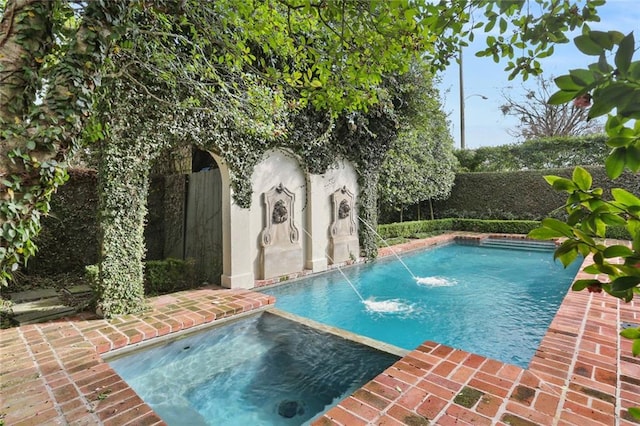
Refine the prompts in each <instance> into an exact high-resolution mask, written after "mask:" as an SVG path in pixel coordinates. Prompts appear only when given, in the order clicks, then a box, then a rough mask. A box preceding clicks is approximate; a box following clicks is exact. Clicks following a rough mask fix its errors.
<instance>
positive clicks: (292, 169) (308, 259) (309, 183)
mask: <svg viewBox="0 0 640 426" xmlns="http://www.w3.org/2000/svg"><path fill="white" fill-rule="evenodd" d="M251 180H252V185H253V197H252V202H251V208H250V213H249V223H248V224H246V226H248V228H249V229H250V231H249V235H250V239H251V247H250V252H249V258H250V259H251V262H252V265H253V273H254V276H255V277H258V276H259V271H260V268H261V263H260V262H261V249H262V248H261V244H260V233H261V232H262V230H263V229H264V227H265V226H266V223H265V211H264V202H263V194H264V193H265V192H267V191H269V190H271V189H272V188H273V187H275V186H278V185H279V184H280V183H282V185H283V186H284V187H285V188H287V189H288V190H289V191H291V192H293V193H294V194H295V203H294V208H293V216H294V223H295V226H296V227H297V228H298V231H299V234H300V244H301V246H302V253H303V259H304V269H310V270H313V271H314V272H319V271H323V270H326V269H327V264H328V263H329V262H327V252H328V251H329V237H330V234H329V228H330V225H331V221H332V205H331V194H333V193H334V192H335V191H336V190H338V189H340V188H343V187H345V186H346V188H347V189H349V191H351V192H353V193H354V194H358V186H357V175H356V172H355V169H354V168H353V166H352V165H351V164H350V163H349V162H347V161H338V162H336V164H335V165H334V166H333V167H332V168H330V169H329V170H328V171H327V172H326V173H324V174H322V175H305V173H304V172H303V171H302V169H301V167H300V164H299V162H298V159H297V158H296V157H295V156H294V155H292V154H289V153H287V152H285V151H282V150H272V151H269V152H267V153H266V154H265V156H264V159H263V160H262V161H261V162H260V163H259V164H258V165H257V166H256V167H255V169H254V172H253V175H252V179H251ZM355 213H357V212H355V211H354V214H355ZM356 220H357V216H356ZM231 233H232V236H231V241H233V240H234V237H233V234H235V235H241V234H242V233H243V232H242V231H241V230H239V229H237V228H236V229H232V230H231ZM267 278H268V277H267Z"/></svg>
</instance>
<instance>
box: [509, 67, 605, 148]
mask: <svg viewBox="0 0 640 426" xmlns="http://www.w3.org/2000/svg"><path fill="white" fill-rule="evenodd" d="M536 86H537V87H536V88H535V89H529V90H527V92H526V94H525V95H524V97H523V98H520V99H515V98H514V97H512V96H511V95H510V94H509V93H508V92H503V93H502V97H503V98H504V100H505V103H504V104H503V105H501V106H500V110H501V111H502V113H503V114H504V115H510V116H512V117H515V118H517V119H518V121H519V124H518V125H516V128H515V129H509V130H507V133H509V134H510V135H511V136H513V137H515V138H517V139H520V140H523V141H527V140H530V139H536V138H545V137H555V136H583V135H590V134H594V133H601V132H603V128H602V125H601V124H600V123H599V122H598V121H597V120H587V118H588V111H587V110H586V109H584V108H581V107H579V106H576V105H574V104H570V103H569V104H567V103H565V104H550V103H548V102H547V100H548V99H549V97H550V96H551V90H553V81H552V80H547V79H545V78H543V77H536Z"/></svg>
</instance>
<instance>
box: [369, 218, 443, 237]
mask: <svg viewBox="0 0 640 426" xmlns="http://www.w3.org/2000/svg"><path fill="white" fill-rule="evenodd" d="M453 228H454V220H453V219H437V220H420V221H412V222H399V223H389V224H385V225H379V226H378V234H379V235H380V237H382V238H384V239H385V240H387V239H389V238H394V237H403V238H409V237H415V236H417V235H418V234H420V233H432V232H435V231H448V230H453Z"/></svg>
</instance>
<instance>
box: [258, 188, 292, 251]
mask: <svg viewBox="0 0 640 426" xmlns="http://www.w3.org/2000/svg"><path fill="white" fill-rule="evenodd" d="M263 202H264V215H265V221H264V223H265V227H264V229H263V230H262V232H261V238H260V240H261V243H262V246H263V247H266V246H271V245H274V244H275V245H281V244H293V243H297V242H298V240H299V238H300V235H299V232H298V228H297V227H296V226H295V224H294V218H293V205H294V203H295V194H294V193H293V192H291V191H289V190H288V189H287V188H286V187H285V186H284V185H283V184H282V183H280V184H279V185H277V186H274V187H273V188H271V190H269V191H267V192H265V193H264V194H263ZM282 227H284V229H285V232H281V231H282V230H283V228H282ZM276 229H280V230H281V231H278V232H276ZM283 237H284V240H283V239H282V238H283Z"/></svg>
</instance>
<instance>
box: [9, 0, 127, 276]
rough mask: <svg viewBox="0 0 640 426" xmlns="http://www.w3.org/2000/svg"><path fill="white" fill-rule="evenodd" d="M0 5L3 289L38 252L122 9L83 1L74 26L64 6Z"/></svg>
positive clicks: (20, 0)
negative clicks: (52, 201)
mask: <svg viewBox="0 0 640 426" xmlns="http://www.w3.org/2000/svg"><path fill="white" fill-rule="evenodd" d="M4 6H5V8H4V10H3V11H2V12H3V13H2V20H1V22H0V41H1V42H0V43H1V44H0V49H1V51H0V73H2V77H3V84H2V85H1V89H0V98H1V99H2V102H1V103H2V108H0V124H1V126H0V127H1V128H2V131H1V133H0V138H1V141H0V188H1V190H0V223H2V225H1V228H0V286H4V285H7V283H8V280H9V279H10V277H11V274H12V272H14V271H16V270H17V269H18V267H19V265H20V264H24V263H26V262H27V260H28V259H29V258H30V257H31V256H33V255H34V254H35V252H36V250H37V246H36V245H35V243H34V237H35V236H36V235H37V234H38V233H39V231H40V227H41V224H40V219H41V217H42V215H46V214H47V213H48V212H49V210H50V207H49V200H50V198H51V196H52V194H53V193H54V192H55V191H56V188H57V187H58V186H60V185H62V184H64V182H65V181H66V179H67V173H66V167H67V166H66V165H67V160H68V158H69V157H70V156H71V155H72V154H73V153H74V151H75V150H76V149H77V148H78V146H79V144H80V140H81V138H80V134H81V132H82V128H83V124H84V122H85V121H86V118H87V117H88V116H89V115H90V114H91V112H92V109H93V98H92V93H93V90H94V89H95V88H96V87H98V86H100V83H101V81H100V69H101V65H102V63H103V62H104V60H105V58H106V56H107V52H108V51H109V49H110V45H111V43H112V41H113V40H114V39H115V38H117V35H118V28H119V25H120V24H121V23H122V21H123V19H124V18H125V16H126V12H127V4H126V3H123V2H116V1H99V2H98V1H96V2H88V4H87V5H86V8H85V9H84V13H83V16H82V19H81V20H80V22H79V24H78V25H77V28H74V27H75V26H74V25H71V23H70V21H72V20H73V19H72V18H73V17H74V11H73V8H71V7H70V5H69V4H67V3H62V2H53V1H34V0H15V1H11V0H9V1H7V2H6V3H5V5H4ZM58 43H60V44H63V43H64V48H61V47H60V45H59V44H58ZM5 77H6V79H5ZM45 83H46V84H45ZM36 97H37V98H38V102H36Z"/></svg>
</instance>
